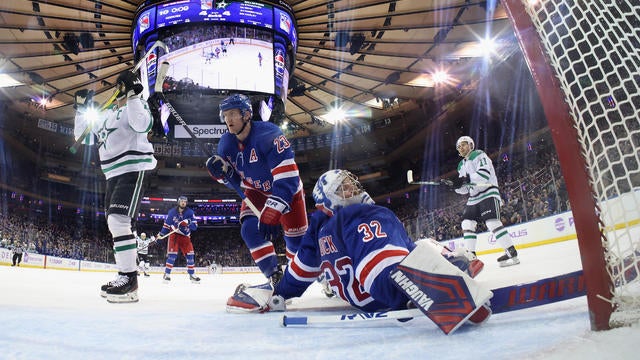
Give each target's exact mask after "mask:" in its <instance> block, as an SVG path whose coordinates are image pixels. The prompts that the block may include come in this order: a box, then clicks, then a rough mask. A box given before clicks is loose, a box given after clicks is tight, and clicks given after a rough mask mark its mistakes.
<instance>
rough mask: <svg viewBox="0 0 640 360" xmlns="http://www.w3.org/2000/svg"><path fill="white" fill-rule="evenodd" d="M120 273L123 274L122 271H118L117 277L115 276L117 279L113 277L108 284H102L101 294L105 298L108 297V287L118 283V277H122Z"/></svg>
mask: <svg viewBox="0 0 640 360" xmlns="http://www.w3.org/2000/svg"><path fill="white" fill-rule="evenodd" d="M120 274H121V273H118V274H117V275H116V278H115V279H113V280H111V281H109V282H108V283H106V284H104V285H102V286H101V287H100V296H102V297H103V298H106V297H107V289H108V288H110V287H112V286H113V285H114V284H115V283H116V281H117V280H118V278H119V277H120Z"/></svg>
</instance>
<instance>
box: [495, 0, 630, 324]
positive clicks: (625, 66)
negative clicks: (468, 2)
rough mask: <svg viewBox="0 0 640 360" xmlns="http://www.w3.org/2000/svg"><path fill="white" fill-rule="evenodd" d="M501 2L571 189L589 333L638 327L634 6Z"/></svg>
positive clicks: (573, 0) (568, 0)
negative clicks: (587, 307)
mask: <svg viewBox="0 0 640 360" xmlns="http://www.w3.org/2000/svg"><path fill="white" fill-rule="evenodd" d="M502 3H503V5H504V7H505V9H506V11H507V14H508V16H509V18H510V20H511V23H512V24H513V27H514V30H515V34H516V37H517V39H518V42H519V44H520V48H521V49H522V51H523V53H524V57H525V59H526V61H527V64H528V66H529V69H530V71H531V73H532V75H533V79H534V82H535V83H536V86H537V88H538V93H539V95H540V99H541V102H542V105H543V107H544V112H545V115H546V117H547V120H548V123H549V128H550V129H551V133H552V136H553V141H554V144H555V147H556V150H557V153H558V158H559V160H560V166H561V168H562V173H563V176H564V179H565V183H566V185H567V191H568V195H569V201H570V203H571V209H572V212H573V216H574V221H575V227H576V234H577V237H578V243H579V248H580V254H581V258H582V267H583V270H584V276H585V281H586V283H587V301H588V306H589V314H590V318H591V328H592V329H594V330H605V329H609V328H611V327H615V326H620V325H625V324H629V323H631V322H633V321H637V320H638V319H639V318H640V276H638V275H639V274H640V269H639V266H640V265H639V263H640V215H639V213H640V210H639V209H640V155H639V150H640V91H639V90H640V89H639V87H640V72H639V71H640V70H639V69H640V52H639V51H638V46H639V44H640V30H639V29H640V23H639V21H640V20H639V18H638V14H640V3H639V2H627V1H598V2H594V1H581V0H502ZM632 4H633V5H632Z"/></svg>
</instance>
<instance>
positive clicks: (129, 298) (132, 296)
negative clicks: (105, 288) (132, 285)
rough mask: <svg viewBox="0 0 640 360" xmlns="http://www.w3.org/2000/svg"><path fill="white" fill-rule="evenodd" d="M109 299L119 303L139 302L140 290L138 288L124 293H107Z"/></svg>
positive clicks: (111, 301)
mask: <svg viewBox="0 0 640 360" xmlns="http://www.w3.org/2000/svg"><path fill="white" fill-rule="evenodd" d="M107 301H108V302H110V303H118V304H121V303H132V302H138V291H137V290H136V291H132V292H130V293H127V294H122V295H116V294H107Z"/></svg>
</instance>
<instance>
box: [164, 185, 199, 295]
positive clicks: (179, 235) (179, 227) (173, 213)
mask: <svg viewBox="0 0 640 360" xmlns="http://www.w3.org/2000/svg"><path fill="white" fill-rule="evenodd" d="M187 201H188V200H187V197H186V196H179V197H178V203H177V205H176V206H174V207H172V208H171V209H169V212H168V213H167V218H166V219H165V220H164V224H163V225H162V229H161V230H160V232H159V233H158V236H157V237H163V236H165V235H166V234H170V235H169V242H168V243H167V262H166V264H165V267H164V275H163V276H162V279H163V280H164V282H165V283H168V282H169V281H171V270H172V269H173V264H174V263H175V262H176V259H177V258H178V252H179V251H181V252H182V254H183V255H184V257H185V258H186V259H187V274H189V279H190V280H191V282H192V283H194V284H198V283H200V278H199V277H198V276H196V274H195V252H194V251H193V244H192V243H191V232H192V231H195V230H196V229H197V228H198V219H197V218H196V215H195V213H194V212H193V210H192V209H191V208H189V207H187Z"/></svg>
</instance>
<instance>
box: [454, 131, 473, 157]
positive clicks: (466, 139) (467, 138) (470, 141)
mask: <svg viewBox="0 0 640 360" xmlns="http://www.w3.org/2000/svg"><path fill="white" fill-rule="evenodd" d="M465 142H466V143H467V144H469V151H468V152H466V153H464V154H463V153H461V152H460V146H461V145H462V143H465ZM475 148H476V144H475V143H474V142H473V139H472V138H471V137H470V136H461V137H460V138H458V141H456V150H458V154H459V155H460V156H462V157H465V156H467V155H469V153H470V152H472V151H473V150H474V149H475Z"/></svg>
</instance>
